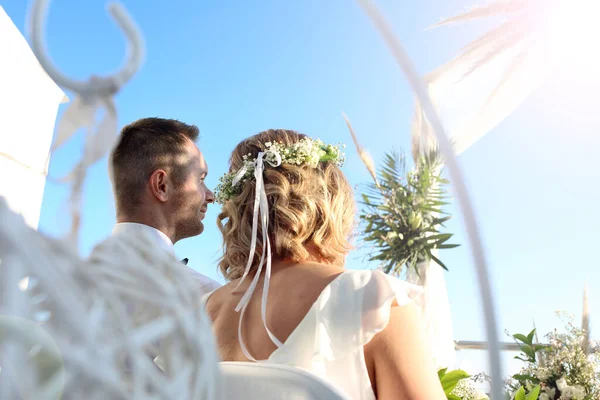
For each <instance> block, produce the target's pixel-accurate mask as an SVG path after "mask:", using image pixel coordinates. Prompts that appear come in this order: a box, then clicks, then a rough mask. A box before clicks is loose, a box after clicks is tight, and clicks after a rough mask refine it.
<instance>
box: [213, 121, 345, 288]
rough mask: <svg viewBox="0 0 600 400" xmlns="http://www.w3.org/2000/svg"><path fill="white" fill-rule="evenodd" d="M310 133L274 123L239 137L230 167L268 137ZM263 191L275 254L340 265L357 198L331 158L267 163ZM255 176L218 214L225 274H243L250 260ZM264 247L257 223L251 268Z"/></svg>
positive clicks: (290, 140) (287, 140)
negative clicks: (302, 162) (272, 126)
mask: <svg viewBox="0 0 600 400" xmlns="http://www.w3.org/2000/svg"><path fill="white" fill-rule="evenodd" d="M305 137H306V135H303V134H300V133H298V132H295V131H291V130H285V129H270V130H267V131H264V132H261V133H259V134H257V135H254V136H252V137H249V138H248V139H246V140H243V141H242V142H240V143H239V144H238V145H237V146H236V147H235V149H234V150H233V152H232V154H231V158H230V160H229V164H230V169H229V171H230V172H235V171H237V170H239V169H240V168H241V167H242V165H243V156H244V155H248V154H251V157H252V158H255V157H256V156H257V154H258V153H259V152H260V151H264V150H265V146H264V144H265V143H268V142H271V143H273V142H281V143H283V144H284V145H285V146H290V145H292V144H294V143H298V142H299V141H300V140H302V139H303V138H305ZM264 183H265V192H266V194H267V199H268V202H269V229H268V230H269V232H268V235H269V239H270V242H271V252H272V253H271V254H272V256H273V258H278V259H284V260H290V261H296V262H299V261H302V260H306V259H308V258H309V250H308V249H310V250H311V253H312V254H310V255H315V254H314V253H315V252H316V255H317V256H318V257H317V258H318V259H320V260H321V261H323V262H328V263H331V264H338V265H342V264H343V263H344V260H345V257H346V255H347V254H348V252H349V251H350V250H351V249H352V245H351V238H352V235H353V232H354V226H355V219H354V217H355V213H356V203H355V201H354V194H353V191H352V188H351V186H350V184H349V183H348V181H347V180H346V177H345V176H344V174H343V172H342V171H341V170H340V168H339V167H338V166H337V165H336V164H335V163H333V162H329V161H327V162H320V163H319V165H318V167H317V168H312V167H311V166H309V165H290V164H282V165H280V166H279V167H276V168H273V167H271V166H269V165H265V170H264ZM255 188H256V185H255V181H254V180H253V179H252V180H249V181H248V182H246V183H244V184H243V188H242V190H241V193H240V194H238V195H236V196H234V197H233V198H231V199H230V200H228V201H226V202H225V204H224V205H223V209H222V211H221V213H220V214H219V216H218V218H217V225H218V227H219V230H220V231H221V233H222V235H223V256H222V257H221V258H220V260H219V268H220V270H221V272H222V273H223V275H224V276H225V278H226V279H227V280H230V281H231V280H234V279H238V278H240V277H241V276H242V275H243V273H244V269H245V267H246V263H247V262H248V256H249V252H250V243H251V240H252V217H253V208H254V190H255ZM262 248H263V242H262V230H261V224H258V235H257V243H256V251H255V255H254V260H253V264H252V269H251V270H252V271H254V270H256V268H257V267H258V263H259V260H260V258H261V254H262Z"/></svg>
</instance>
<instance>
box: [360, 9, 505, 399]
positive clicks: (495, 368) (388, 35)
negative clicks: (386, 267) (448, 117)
mask: <svg viewBox="0 0 600 400" xmlns="http://www.w3.org/2000/svg"><path fill="white" fill-rule="evenodd" d="M358 1H359V3H360V4H361V6H362V7H363V8H364V9H365V11H366V12H367V14H368V15H369V17H370V18H371V19H372V21H373V22H374V24H375V26H376V27H377V29H378V30H379V32H380V33H381V35H382V36H383V38H384V40H385V42H386V43H387V45H388V46H389V48H390V50H391V51H392V53H393V55H394V58H395V59H396V61H397V62H398V64H400V67H401V68H402V70H403V72H404V74H405V75H406V77H407V78H408V81H409V83H410V85H411V87H412V89H413V91H414V92H415V94H416V95H417V97H418V99H419V101H420V102H421V104H422V106H423V109H424V111H425V115H426V116H427V118H428V119H429V122H430V123H431V125H432V127H433V130H434V132H435V134H436V137H437V140H438V144H439V148H440V151H441V153H442V156H443V157H444V162H445V164H446V165H447V166H448V170H449V172H450V178H451V181H452V184H453V185H454V188H455V190H456V195H457V197H458V200H459V204H460V208H461V211H462V214H463V218H464V222H465V225H466V230H467V236H468V238H469V242H470V243H471V248H472V254H473V258H474V261H475V269H476V272H477V278H478V281H479V290H480V294H481V298H482V301H483V309H484V313H485V327H486V332H487V337H488V343H489V355H490V358H489V361H490V370H491V374H492V393H491V398H492V399H501V398H503V393H502V386H503V383H502V382H503V380H502V362H501V359H500V346H499V342H498V331H497V326H496V325H497V324H496V312H495V309H494V302H493V298H492V293H491V287H490V281H489V276H488V268H487V263H486V260H485V253H484V251H483V246H482V243H481V238H480V236H479V229H478V227H477V222H476V219H475V213H474V212H473V207H472V206H471V201H470V199H469V195H468V191H467V187H466V185H465V182H464V180H463V177H462V172H461V170H460V167H459V165H458V160H457V159H456V156H455V154H454V150H453V148H452V144H451V142H450V140H449V139H448V137H447V136H446V133H445V131H444V127H443V125H442V122H441V120H440V118H439V116H438V115H437V112H436V110H435V107H434V106H433V103H432V101H431V99H430V98H429V94H428V93H427V90H426V89H425V85H424V84H423V81H422V80H421V77H420V75H419V73H418V72H417V70H416V68H415V67H414V65H413V63H412V61H411V60H410V58H409V57H408V55H407V54H406V52H405V50H404V48H403V46H402V44H401V43H400V41H399V40H398V38H397V37H396V36H395V35H394V33H393V31H392V29H391V28H390V26H389V24H388V23H387V22H386V20H385V18H384V17H383V16H382V15H381V13H380V12H379V10H378V9H377V8H376V6H375V5H374V4H373V2H372V1H370V0H358Z"/></svg>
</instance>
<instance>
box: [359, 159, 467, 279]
mask: <svg viewBox="0 0 600 400" xmlns="http://www.w3.org/2000/svg"><path fill="white" fill-rule="evenodd" d="M405 164H406V163H405V157H404V156H402V155H400V154H399V153H396V152H391V153H388V154H385V156H384V159H383V167H382V168H381V169H380V171H379V173H378V174H377V175H378V179H376V182H375V183H373V184H370V185H369V187H368V190H367V193H364V194H363V196H362V197H363V203H362V204H363V205H364V206H365V209H364V210H363V211H362V212H361V214H360V218H361V220H362V221H363V223H365V229H364V240H365V241H366V242H370V243H372V244H373V245H374V248H375V250H374V253H373V254H372V256H371V258H370V260H377V261H380V262H381V263H382V265H383V269H384V271H385V272H386V273H392V274H396V275H399V274H400V273H401V272H402V268H403V267H404V266H407V267H409V268H415V269H416V266H417V264H418V263H421V262H423V263H428V262H429V261H431V260H433V261H435V262H436V263H437V264H439V265H440V266H441V267H442V268H444V269H446V270H447V268H446V266H445V265H444V263H442V261H441V260H440V259H439V258H437V257H436V256H435V255H434V254H433V251H434V250H436V249H451V248H454V247H457V246H458V245H457V244H448V243H447V241H448V240H449V239H450V238H451V237H452V234H450V233H441V232H440V231H439V227H440V226H444V225H443V224H444V222H446V221H448V220H449V219H450V218H451V216H450V215H448V214H447V213H444V212H443V210H442V207H443V206H444V205H447V204H448V203H447V201H446V199H447V194H446V190H445V189H444V186H445V185H447V184H448V181H447V180H446V179H444V178H443V177H442V161H441V157H440V155H439V153H438V152H437V151H431V152H429V153H427V154H426V155H424V156H422V157H421V158H420V159H419V160H417V163H416V166H415V168H414V169H413V170H412V171H409V172H408V173H405V169H406V165H405ZM404 175H406V177H404Z"/></svg>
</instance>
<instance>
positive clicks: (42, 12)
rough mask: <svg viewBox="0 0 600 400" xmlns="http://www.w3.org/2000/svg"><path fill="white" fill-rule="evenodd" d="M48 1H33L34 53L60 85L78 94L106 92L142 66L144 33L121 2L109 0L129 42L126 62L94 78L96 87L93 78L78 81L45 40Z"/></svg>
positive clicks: (118, 86) (116, 87)
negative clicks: (56, 63) (54, 60)
mask: <svg viewBox="0 0 600 400" xmlns="http://www.w3.org/2000/svg"><path fill="white" fill-rule="evenodd" d="M49 2H50V0H35V1H34V2H33V5H32V7H31V13H30V17H29V18H30V20H29V31H30V36H31V47H32V50H33V52H34V53H35V56H36V57H37V59H38V60H39V61H40V63H41V64H42V66H43V67H44V69H45V70H46V72H47V73H48V75H50V77H51V78H52V80H54V82H56V84H57V85H59V86H61V87H63V88H66V89H68V90H71V91H73V92H75V93H79V94H85V93H90V91H94V92H95V93H94V94H96V95H101V96H102V95H103V96H107V95H111V94H113V93H115V92H116V91H118V90H119V88H121V87H122V86H123V85H124V84H125V83H127V82H128V81H129V80H130V79H131V78H132V77H133V76H134V75H135V73H136V72H137V71H138V70H139V69H140V66H141V64H142V60H143V58H144V42H143V40H142V35H141V33H140V31H139V29H138V28H137V26H136V25H135V23H134V22H133V20H132V19H131V17H130V16H129V15H128V14H127V11H126V10H125V8H124V7H123V6H121V5H120V4H118V3H110V4H109V5H108V11H109V13H110V14H111V15H112V17H113V18H114V19H115V21H116V22H117V24H118V25H119V28H121V31H123V33H124V35H125V37H126V38H127V42H128V44H129V46H128V53H129V54H128V57H127V60H126V62H125V64H123V67H122V68H121V70H120V71H118V72H116V73H115V74H113V75H111V76H108V77H104V78H98V77H96V78H94V85H93V87H92V86H91V85H90V83H91V82H81V81H77V80H75V79H72V78H69V77H68V76H66V75H64V74H63V73H62V72H60V71H59V70H58V69H57V68H56V67H55V66H54V64H53V63H52V61H51V60H50V57H49V56H48V53H47V52H46V46H45V44H44V27H45V25H46V23H45V21H46V14H47V12H48V3H49Z"/></svg>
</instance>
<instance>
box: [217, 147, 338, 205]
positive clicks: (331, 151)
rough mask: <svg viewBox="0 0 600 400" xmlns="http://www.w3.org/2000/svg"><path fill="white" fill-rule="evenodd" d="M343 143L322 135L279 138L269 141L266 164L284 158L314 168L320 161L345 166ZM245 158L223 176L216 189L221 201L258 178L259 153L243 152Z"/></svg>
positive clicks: (265, 158) (222, 202) (285, 161)
mask: <svg viewBox="0 0 600 400" xmlns="http://www.w3.org/2000/svg"><path fill="white" fill-rule="evenodd" d="M340 147H341V148H344V147H346V146H345V145H340V146H336V145H331V144H325V143H323V142H322V141H321V140H319V139H317V140H313V139H311V138H308V137H305V138H303V139H301V140H300V141H299V142H297V143H294V144H292V145H290V146H286V145H284V144H283V143H278V142H266V143H265V144H264V161H265V166H268V165H271V166H273V165H279V163H278V162H277V161H278V158H280V159H281V164H289V165H303V164H308V165H309V166H310V167H312V168H317V167H318V166H319V163H320V162H333V163H335V164H336V165H337V166H339V167H341V166H342V165H343V164H344V161H345V154H344V153H343V152H342V151H341V150H340ZM243 160H244V164H243V165H242V167H241V168H240V169H239V170H238V171H235V172H230V173H227V174H224V175H223V176H222V177H221V178H220V179H219V184H218V185H217V187H216V189H215V197H216V200H217V202H218V203H220V204H224V203H225V202H226V201H227V200H229V199H231V198H232V197H234V196H237V195H238V194H240V192H241V188H242V185H243V184H244V183H245V182H247V181H248V180H253V179H254V169H255V165H256V157H255V158H252V154H250V153H248V154H246V155H244V156H243ZM240 175H241V176H240ZM234 182H235V184H234Z"/></svg>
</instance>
